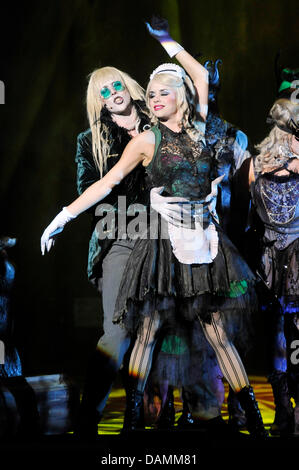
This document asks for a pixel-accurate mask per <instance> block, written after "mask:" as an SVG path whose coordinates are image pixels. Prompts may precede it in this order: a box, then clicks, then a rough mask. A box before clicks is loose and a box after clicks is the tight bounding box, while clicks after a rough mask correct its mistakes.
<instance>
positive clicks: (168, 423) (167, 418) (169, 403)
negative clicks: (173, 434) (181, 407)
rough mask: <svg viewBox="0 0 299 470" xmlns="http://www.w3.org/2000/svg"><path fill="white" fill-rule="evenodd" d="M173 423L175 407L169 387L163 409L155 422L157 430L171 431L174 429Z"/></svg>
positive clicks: (171, 390)
mask: <svg viewBox="0 0 299 470" xmlns="http://www.w3.org/2000/svg"><path fill="white" fill-rule="evenodd" d="M174 422H175V407H174V398H173V389H172V388H171V387H169V389H168V392H167V398H166V401H165V403H164V406H163V409H162V411H161V414H160V416H159V419H158V421H157V428H158V429H171V428H173V427H174Z"/></svg>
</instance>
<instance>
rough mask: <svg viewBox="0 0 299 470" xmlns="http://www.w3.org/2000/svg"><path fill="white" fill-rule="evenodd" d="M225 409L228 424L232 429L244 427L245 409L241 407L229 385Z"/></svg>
mask: <svg viewBox="0 0 299 470" xmlns="http://www.w3.org/2000/svg"><path fill="white" fill-rule="evenodd" d="M227 409H228V415H229V418H228V424H229V425H230V426H231V427H232V428H233V429H234V430H240V429H244V428H246V416H245V411H244V410H243V409H242V407H241V405H240V402H239V400H238V398H237V396H236V394H235V392H234V391H233V390H232V388H231V387H229V393H228V397H227Z"/></svg>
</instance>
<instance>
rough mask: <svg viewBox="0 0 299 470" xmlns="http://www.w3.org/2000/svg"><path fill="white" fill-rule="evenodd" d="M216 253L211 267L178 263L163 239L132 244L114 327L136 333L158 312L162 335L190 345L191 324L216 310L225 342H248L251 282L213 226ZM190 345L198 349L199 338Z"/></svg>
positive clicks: (252, 297)
mask: <svg viewBox="0 0 299 470" xmlns="http://www.w3.org/2000/svg"><path fill="white" fill-rule="evenodd" d="M217 231H218V237H219V244H218V253H217V256H216V257H215V259H214V261H213V262H212V263H208V264H191V265H188V264H182V263H180V262H179V261H178V260H177V258H176V257H175V256H174V255H173V252H172V247H171V243H170V240H169V239H168V238H162V237H161V238H156V239H150V238H149V237H148V238H145V237H143V238H140V239H138V240H137V241H136V243H135V245H134V248H133V250H132V253H131V255H130V258H129V260H128V263H127V266H126V270H125V273H124V275H123V279H122V282H121V285H120V289H119V293H118V298H117V301H116V308H115V313H114V319H113V321H114V323H121V324H123V325H124V327H125V328H126V329H127V330H128V331H130V332H131V333H134V332H135V333H136V331H138V328H139V326H140V325H141V323H142V322H143V318H144V316H148V315H151V314H152V312H154V311H158V312H159V314H160V316H161V319H162V324H163V327H164V328H165V334H170V335H172V336H173V335H174V336H176V335H178V336H179V337H181V336H182V337H183V340H184V341H185V340H186V337H187V340H186V342H187V343H189V345H190V331H192V323H193V322H194V321H197V322H198V319H200V320H202V321H203V322H210V321H211V314H212V313H214V312H220V314H221V316H222V322H223V325H224V328H225V330H226V333H227V335H228V337H229V339H231V340H233V341H234V339H235V338H237V339H238V345H240V346H243V347H246V346H247V345H248V342H249V332H250V316H251V313H252V312H253V311H255V310H256V306H257V301H256V294H255V289H254V284H255V281H256V278H255V275H254V274H253V273H252V271H251V270H250V268H249V267H248V265H247V263H246V262H245V261H244V259H243V258H242V257H241V255H240V254H239V252H238V250H237V249H236V247H235V246H234V245H233V244H232V243H231V241H230V240H229V239H228V237H227V236H226V235H225V233H224V232H223V231H222V230H221V228H220V227H218V226H217ZM191 336H193V338H192V347H191V348H193V349H194V350H200V349H201V344H202V340H201V339H199V343H198V344H196V339H195V338H194V336H201V335H191Z"/></svg>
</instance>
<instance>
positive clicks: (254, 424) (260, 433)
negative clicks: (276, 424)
mask: <svg viewBox="0 0 299 470" xmlns="http://www.w3.org/2000/svg"><path fill="white" fill-rule="evenodd" d="M236 395H237V397H238V400H239V402H240V405H241V406H242V408H243V410H244V411H245V416H246V420H247V429H248V431H249V433H250V435H251V436H252V437H254V438H259V439H265V438H267V437H268V433H267V431H266V429H265V428H264V423H263V419H262V415H261V412H260V410H259V407H258V403H257V401H256V399H255V395H254V391H253V388H252V387H251V386H247V387H243V388H242V390H241V391H240V392H238V393H236Z"/></svg>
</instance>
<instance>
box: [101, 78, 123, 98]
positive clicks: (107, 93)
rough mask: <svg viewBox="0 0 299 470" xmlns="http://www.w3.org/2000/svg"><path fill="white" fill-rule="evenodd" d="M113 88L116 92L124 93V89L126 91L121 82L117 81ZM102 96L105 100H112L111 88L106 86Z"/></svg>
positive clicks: (102, 90)
mask: <svg viewBox="0 0 299 470" xmlns="http://www.w3.org/2000/svg"><path fill="white" fill-rule="evenodd" d="M112 86H113V88H114V90H115V91H124V89H125V87H124V85H123V84H122V82H120V81H119V80H117V81H116V82H113V83H112ZM101 96H102V97H103V98H104V100H107V99H108V98H110V96H111V90H110V88H108V87H107V86H104V87H103V88H102V89H101Z"/></svg>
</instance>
